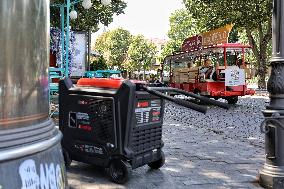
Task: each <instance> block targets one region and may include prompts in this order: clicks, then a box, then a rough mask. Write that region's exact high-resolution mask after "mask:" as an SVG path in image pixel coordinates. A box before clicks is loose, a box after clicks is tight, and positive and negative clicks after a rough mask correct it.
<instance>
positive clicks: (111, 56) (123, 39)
mask: <svg viewBox="0 0 284 189" xmlns="http://www.w3.org/2000/svg"><path fill="white" fill-rule="evenodd" d="M131 38H132V36H131V34H130V32H129V31H127V30H124V29H122V28H118V29H115V30H112V31H107V32H104V33H103V34H102V35H100V36H99V37H98V38H97V40H96V43H95V49H96V50H97V51H99V52H100V54H102V55H103V57H104V59H105V60H106V62H107V65H108V67H109V68H113V67H114V66H117V67H118V68H119V69H122V66H123V65H122V64H123V63H124V62H125V61H126V58H127V52H128V47H129V45H130V43H131Z"/></svg>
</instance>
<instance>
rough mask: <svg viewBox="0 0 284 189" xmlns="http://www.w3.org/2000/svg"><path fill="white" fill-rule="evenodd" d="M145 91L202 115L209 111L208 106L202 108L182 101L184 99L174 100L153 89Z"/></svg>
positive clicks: (145, 88) (146, 88) (144, 88)
mask: <svg viewBox="0 0 284 189" xmlns="http://www.w3.org/2000/svg"><path fill="white" fill-rule="evenodd" d="M143 90H145V91H147V92H148V93H150V94H152V95H155V96H158V97H160V98H163V99H166V100H168V101H171V102H174V103H176V104H178V105H181V106H184V107H187V108H190V109H193V110H195V111H198V112H201V113H204V114H205V113H206V111H207V107H206V106H201V105H198V104H194V103H192V102H188V101H185V100H182V99H178V98H173V97H171V96H168V95H165V94H163V93H161V92H159V91H156V90H153V89H151V88H149V87H143Z"/></svg>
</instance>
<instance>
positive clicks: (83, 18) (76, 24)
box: [50, 0, 126, 32]
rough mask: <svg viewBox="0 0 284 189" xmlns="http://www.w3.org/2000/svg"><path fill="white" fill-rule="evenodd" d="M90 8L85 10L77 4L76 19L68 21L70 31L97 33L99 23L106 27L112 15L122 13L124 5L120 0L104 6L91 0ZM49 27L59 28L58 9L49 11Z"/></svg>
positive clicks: (60, 1) (114, 0) (57, 0)
mask: <svg viewBox="0 0 284 189" xmlns="http://www.w3.org/2000/svg"><path fill="white" fill-rule="evenodd" d="M63 2H64V0H53V1H52V3H63ZM92 3H93V5H92V7H91V8H90V9H88V10H85V9H84V8H83V6H82V4H81V3H77V4H76V5H75V6H74V7H71V10H72V9H73V8H74V9H75V10H76V11H77V13H78V18H77V19H75V20H71V21H70V25H71V27H72V30H79V31H87V30H91V31H93V32H95V31H97V30H98V29H99V28H98V25H99V23H102V24H103V25H105V26H107V25H109V24H110V23H111V22H112V21H113V15H115V14H116V15H119V14H122V13H124V12H123V10H124V9H125V8H126V3H125V2H123V1H122V0H113V1H112V2H111V5H109V6H104V5H102V4H101V3H100V2H99V1H96V0H92ZM71 10H70V11H71ZM50 17H51V26H54V27H60V10H59V8H58V7H51V9H50Z"/></svg>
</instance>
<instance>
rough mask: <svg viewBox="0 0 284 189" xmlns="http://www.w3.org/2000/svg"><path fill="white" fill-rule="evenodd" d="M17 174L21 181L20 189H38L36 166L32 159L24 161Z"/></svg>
mask: <svg viewBox="0 0 284 189" xmlns="http://www.w3.org/2000/svg"><path fill="white" fill-rule="evenodd" d="M19 174H20V177H21V180H22V188H21V189H38V188H39V176H38V174H37V172H36V164H35V161H34V160H32V159H29V160H26V161H24V162H23V163H22V164H21V165H20V167H19Z"/></svg>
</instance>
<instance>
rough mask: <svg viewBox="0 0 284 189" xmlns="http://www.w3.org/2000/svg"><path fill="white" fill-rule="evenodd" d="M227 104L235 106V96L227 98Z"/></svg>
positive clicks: (236, 99)
mask: <svg viewBox="0 0 284 189" xmlns="http://www.w3.org/2000/svg"><path fill="white" fill-rule="evenodd" d="M227 102H228V104H237V102H238V97H237V96H234V97H229V98H227Z"/></svg>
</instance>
